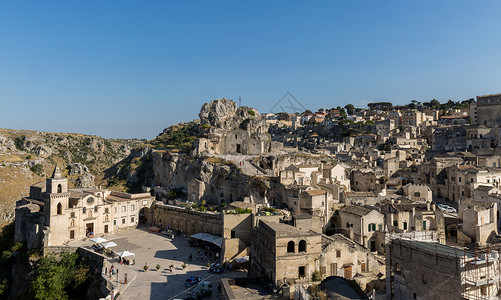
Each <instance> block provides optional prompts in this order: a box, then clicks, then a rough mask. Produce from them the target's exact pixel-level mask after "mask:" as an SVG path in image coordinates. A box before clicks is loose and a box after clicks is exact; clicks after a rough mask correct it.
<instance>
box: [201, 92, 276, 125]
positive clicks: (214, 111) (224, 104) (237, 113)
mask: <svg viewBox="0 0 501 300" xmlns="http://www.w3.org/2000/svg"><path fill="white" fill-rule="evenodd" d="M198 116H199V117H200V124H201V125H202V128H203V127H204V125H209V126H211V127H213V128H219V129H225V130H233V129H242V130H247V131H249V132H254V131H256V129H257V128H259V127H261V126H266V122H264V121H263V120H261V116H260V115H259V112H258V111H257V109H255V108H252V107H246V106H243V107H239V108H237V103H236V102H235V101H233V100H227V99H225V98H223V99H217V100H212V101H211V102H209V103H205V104H204V105H203V106H202V108H201V109H200V113H199V114H198Z"/></svg>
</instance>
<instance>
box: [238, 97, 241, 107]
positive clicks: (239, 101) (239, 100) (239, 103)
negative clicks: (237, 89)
mask: <svg viewBox="0 0 501 300" xmlns="http://www.w3.org/2000/svg"><path fill="white" fill-rule="evenodd" d="M238 107H242V97H240V96H238Z"/></svg>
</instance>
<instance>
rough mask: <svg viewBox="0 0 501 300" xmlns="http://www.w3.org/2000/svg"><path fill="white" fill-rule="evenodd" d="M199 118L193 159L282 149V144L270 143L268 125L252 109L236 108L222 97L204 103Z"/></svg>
mask: <svg viewBox="0 0 501 300" xmlns="http://www.w3.org/2000/svg"><path fill="white" fill-rule="evenodd" d="M199 116H200V132H199V133H198V138H197V140H196V141H195V142H194V145H193V146H194V147H193V150H192V155H193V156H196V155H205V154H209V155H210V154H245V155H264V154H269V153H272V152H274V151H276V150H279V149H281V143H279V142H274V141H272V140H271V137H270V135H269V134H268V127H269V125H268V123H267V122H266V120H263V119H262V118H261V116H260V114H259V112H258V111H257V110H256V109H254V108H250V107H239V108H237V104H236V102H235V101H232V100H227V99H224V98H223V99H217V100H213V101H211V102H210V103H205V104H204V105H203V106H202V108H201V110H200V114H199Z"/></svg>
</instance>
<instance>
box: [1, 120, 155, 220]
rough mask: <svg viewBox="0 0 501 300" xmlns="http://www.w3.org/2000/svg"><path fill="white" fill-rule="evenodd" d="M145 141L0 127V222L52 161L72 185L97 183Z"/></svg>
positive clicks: (49, 168)
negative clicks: (106, 172) (106, 171)
mask: <svg viewBox="0 0 501 300" xmlns="http://www.w3.org/2000/svg"><path fill="white" fill-rule="evenodd" d="M145 141H146V140H135V139H134V140H126V139H105V138H102V137H98V136H92V135H84V134H77V133H52V132H41V131H30V130H14V129H0V222H2V221H11V220H13V217H14V207H15V201H16V200H18V199H20V198H21V197H22V196H26V195H28V193H29V186H30V185H32V184H34V183H36V182H39V181H41V180H44V179H45V177H46V176H48V175H50V172H52V170H53V168H54V165H55V164H56V163H57V164H59V165H60V166H61V168H62V169H63V172H64V173H65V175H66V176H68V177H69V178H70V185H71V186H72V187H85V186H90V185H94V182H95V183H96V184H97V185H98V184H101V183H102V177H103V175H102V174H103V172H104V171H105V170H106V169H108V168H109V167H111V166H112V165H114V164H116V163H117V162H119V161H121V160H122V159H124V158H125V157H127V156H128V155H129V154H130V150H131V149H132V148H134V147H137V146H138V145H141V144H143V143H144V142H145Z"/></svg>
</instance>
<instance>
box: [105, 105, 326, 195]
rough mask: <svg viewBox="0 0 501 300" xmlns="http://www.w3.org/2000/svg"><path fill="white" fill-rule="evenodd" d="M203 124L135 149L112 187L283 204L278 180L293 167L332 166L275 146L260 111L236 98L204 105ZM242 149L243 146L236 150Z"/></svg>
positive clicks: (173, 130)
mask: <svg viewBox="0 0 501 300" xmlns="http://www.w3.org/2000/svg"><path fill="white" fill-rule="evenodd" d="M199 117H200V120H199V121H195V122H190V123H181V124H176V125H173V126H171V127H169V128H166V129H165V130H164V131H163V132H162V133H160V134H159V135H158V136H157V137H156V138H155V139H153V140H151V141H148V142H147V143H145V144H144V145H143V146H142V147H139V148H136V149H133V150H132V151H131V154H130V155H129V156H128V157H127V158H126V159H124V160H123V161H122V162H120V163H118V164H117V165H115V166H114V167H113V168H111V169H110V170H109V171H108V173H107V177H106V178H107V179H108V180H109V183H110V187H111V188H114V189H121V188H122V189H124V190H128V191H130V192H138V191H141V190H142V191H144V190H147V189H148V188H150V187H155V188H154V190H155V193H157V192H158V191H160V193H162V190H163V192H164V194H165V196H166V198H169V196H168V195H167V194H168V193H169V191H171V190H175V191H182V194H184V197H185V199H188V200H190V201H201V200H205V201H206V202H207V203H212V204H219V203H221V202H231V201H247V202H254V203H267V202H268V203H278V202H280V201H281V200H282V199H280V197H281V196H280V193H278V191H277V187H276V182H275V180H274V177H275V176H277V174H278V170H280V169H284V168H285V167H286V166H289V165H290V164H292V163H296V164H298V163H315V162H320V161H324V162H328V161H330V159H329V158H328V157H322V156H319V155H316V156H315V155H311V154H305V153H290V152H288V153H284V151H283V150H282V147H281V143H278V142H272V141H271V136H270V135H269V134H268V125H267V124H266V122H265V121H264V120H262V119H261V116H260V114H259V112H258V111H257V110H256V109H254V108H250V107H237V104H236V103H235V102H234V101H232V100H227V99H224V98H223V99H218V100H213V101H211V102H209V103H205V104H204V105H203V106H202V108H201V110H200V114H199ZM237 145H238V146H237Z"/></svg>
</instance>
